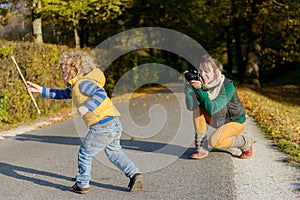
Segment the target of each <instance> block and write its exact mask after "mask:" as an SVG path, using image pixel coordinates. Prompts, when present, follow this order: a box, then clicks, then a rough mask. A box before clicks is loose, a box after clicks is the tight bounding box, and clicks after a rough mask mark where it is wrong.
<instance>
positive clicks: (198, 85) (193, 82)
mask: <svg viewBox="0 0 300 200" xmlns="http://www.w3.org/2000/svg"><path fill="white" fill-rule="evenodd" d="M189 83H190V85H191V86H192V87H193V88H195V89H196V90H198V89H200V88H201V87H202V82H201V81H196V80H191V81H190V82H189Z"/></svg>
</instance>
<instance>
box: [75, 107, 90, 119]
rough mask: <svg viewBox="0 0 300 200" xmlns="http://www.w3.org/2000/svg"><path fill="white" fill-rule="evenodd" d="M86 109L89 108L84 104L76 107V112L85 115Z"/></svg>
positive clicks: (81, 115)
mask: <svg viewBox="0 0 300 200" xmlns="http://www.w3.org/2000/svg"><path fill="white" fill-rule="evenodd" d="M88 111H89V109H88V108H87V107H85V106H80V107H78V108H77V113H78V114H79V116H80V117H83V115H85V114H86V113H87V112H88Z"/></svg>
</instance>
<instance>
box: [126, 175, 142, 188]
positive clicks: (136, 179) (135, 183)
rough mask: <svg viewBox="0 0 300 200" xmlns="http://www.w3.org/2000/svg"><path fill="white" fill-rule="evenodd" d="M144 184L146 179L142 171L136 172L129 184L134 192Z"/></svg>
mask: <svg viewBox="0 0 300 200" xmlns="http://www.w3.org/2000/svg"><path fill="white" fill-rule="evenodd" d="M143 185H144V179H143V177H142V175H141V174H140V173H135V174H134V175H133V177H132V178H131V179H130V182H129V184H128V187H129V191H130V192H134V191H138V190H141V189H142V188H143Z"/></svg>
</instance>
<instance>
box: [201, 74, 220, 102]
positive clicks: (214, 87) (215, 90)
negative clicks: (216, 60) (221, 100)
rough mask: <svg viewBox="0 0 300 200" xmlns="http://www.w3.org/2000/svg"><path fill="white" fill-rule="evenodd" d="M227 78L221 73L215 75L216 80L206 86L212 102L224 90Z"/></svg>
mask: <svg viewBox="0 0 300 200" xmlns="http://www.w3.org/2000/svg"><path fill="white" fill-rule="evenodd" d="M224 79H225V76H224V75H223V74H221V73H218V74H216V75H215V79H214V80H212V81H211V82H209V83H207V84H205V85H204V86H205V88H206V90H207V93H208V97H209V99H210V100H214V99H215V98H217V96H218V94H219V93H220V90H221V88H222V85H223V82H224Z"/></svg>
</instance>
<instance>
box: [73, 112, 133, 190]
mask: <svg viewBox="0 0 300 200" xmlns="http://www.w3.org/2000/svg"><path fill="white" fill-rule="evenodd" d="M121 134H122V125H121V123H120V121H119V119H118V118H117V117H116V118H115V119H113V120H112V121H110V122H108V123H107V124H103V125H97V124H96V125H92V126H91V127H90V128H89V132H88V134H87V136H86V137H85V138H84V141H83V143H82V144H81V146H80V149H79V152H78V174H77V176H76V182H77V185H78V187H80V188H86V187H89V182H90V180H91V168H92V161H93V156H95V155H96V154H98V153H99V152H100V151H102V150H103V149H104V151H105V153H106V156H107V157H108V159H109V160H110V162H112V163H113V164H114V165H115V166H116V167H118V168H119V169H120V170H121V171H123V172H124V174H125V175H126V176H127V177H128V178H131V177H132V176H133V175H134V174H135V173H138V172H139V169H138V168H137V167H136V166H135V164H134V163H133V162H132V161H131V160H129V158H128V157H127V156H126V155H125V154H124V152H123V151H122V149H121V145H120V138H121Z"/></svg>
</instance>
